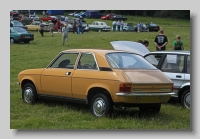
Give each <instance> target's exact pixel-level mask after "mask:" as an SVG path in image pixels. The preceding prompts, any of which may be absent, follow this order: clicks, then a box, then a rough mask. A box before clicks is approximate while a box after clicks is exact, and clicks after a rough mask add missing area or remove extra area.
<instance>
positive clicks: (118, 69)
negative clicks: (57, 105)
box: [18, 49, 174, 117]
mask: <svg viewBox="0 0 200 139" xmlns="http://www.w3.org/2000/svg"><path fill="white" fill-rule="evenodd" d="M18 84H19V85H20V87H21V89H22V98H23V101H24V102H25V103H28V104H33V103H34V102H36V101H37V100H38V98H49V99H60V100H65V101H71V102H76V103H84V104H88V105H89V106H90V109H91V112H92V114H93V115H94V116H97V117H102V116H106V115H110V114H112V112H113V106H116V107H117V108H122V107H139V109H140V111H141V112H153V113H159V111H160V108H161V103H165V102H167V101H168V100H169V99H170V97H171V95H173V94H174V93H173V92H172V88H173V82H172V81H171V80H170V79H169V78H168V77H167V76H166V75H164V74H163V73H162V72H161V71H160V70H159V69H157V68H155V67H154V66H153V65H152V64H150V63H149V62H148V61H147V60H145V59H144V58H143V57H142V56H140V55H139V54H135V53H131V52H127V51H117V50H98V49H71V50H64V51H62V52H60V53H59V54H58V55H57V56H56V57H55V58H54V59H53V60H52V61H51V62H50V64H49V65H48V66H47V67H46V68H39V69H28V70H24V71H21V72H20V73H19V75H18Z"/></svg>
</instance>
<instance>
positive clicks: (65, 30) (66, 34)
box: [62, 23, 69, 45]
mask: <svg viewBox="0 0 200 139" xmlns="http://www.w3.org/2000/svg"><path fill="white" fill-rule="evenodd" d="M67 25H68V24H67V23H65V24H64V27H63V28H62V33H63V36H62V42H63V45H64V42H65V41H66V44H67V45H68V44H69V41H68V32H69V28H68V26H67Z"/></svg>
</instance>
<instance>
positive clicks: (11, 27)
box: [10, 27, 25, 30]
mask: <svg viewBox="0 0 200 139" xmlns="http://www.w3.org/2000/svg"><path fill="white" fill-rule="evenodd" d="M10 28H13V29H17V28H22V27H10ZM22 29H24V28H22ZM24 30H25V29H24Z"/></svg>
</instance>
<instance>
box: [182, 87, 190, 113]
mask: <svg viewBox="0 0 200 139" xmlns="http://www.w3.org/2000/svg"><path fill="white" fill-rule="evenodd" d="M181 105H182V106H183V107H184V108H188V109H190V89H187V90H185V92H184V93H183V95H182V96H181Z"/></svg>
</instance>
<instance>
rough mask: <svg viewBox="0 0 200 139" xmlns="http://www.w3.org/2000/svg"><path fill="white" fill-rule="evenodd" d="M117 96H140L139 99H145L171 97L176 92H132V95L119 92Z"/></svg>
mask: <svg viewBox="0 0 200 139" xmlns="http://www.w3.org/2000/svg"><path fill="white" fill-rule="evenodd" d="M116 95H117V96H138V97H143V96H144V97H145V96H169V95H170V96H171V95H175V93H174V92H168V93H142V92H134V93H133V92H131V93H123V92H119V93H116Z"/></svg>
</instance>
